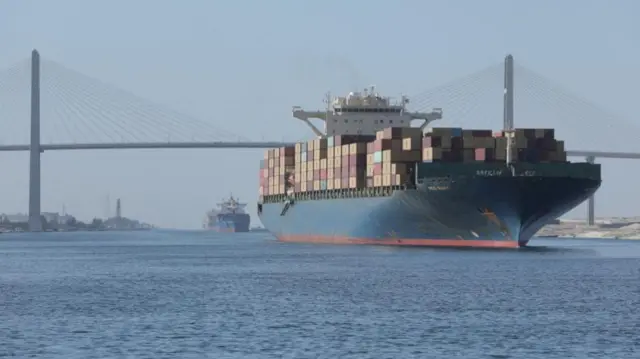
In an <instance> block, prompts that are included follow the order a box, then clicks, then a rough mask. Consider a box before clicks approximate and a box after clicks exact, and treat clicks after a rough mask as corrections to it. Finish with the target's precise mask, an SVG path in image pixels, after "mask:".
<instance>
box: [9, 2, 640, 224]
mask: <svg viewBox="0 0 640 359" xmlns="http://www.w3.org/2000/svg"><path fill="white" fill-rule="evenodd" d="M639 11H640V5H639V3H638V2H636V1H622V0H620V1H607V2H604V1H586V0H582V1H570V0H567V1H546V0H539V1H535V2H524V1H492V0H485V1H471V0H469V1H463V0H459V1H426V0H424V1H394V2H382V1H366V2H364V1H350V2H347V1H332V0H325V1H285V0H282V1H277V0H274V1H269V2H266V1H264V2H262V1H261V2H258V1H240V0H236V1H211V0H209V1H201V0H190V1H181V2H178V1H161V0H138V1H122V0H112V1H108V2H106V1H105V2H97V1H81V0H77V1H71V0H56V1H30V0H4V1H1V2H0V45H1V47H0V48H1V49H2V50H3V51H2V52H3V56H2V57H0V69H2V68H7V67H10V66H12V65H13V64H15V63H17V62H19V61H21V60H23V59H24V58H26V57H28V56H29V54H30V51H31V50H32V49H33V48H37V49H38V50H39V51H40V53H41V55H42V56H43V58H45V59H50V60H53V61H56V62H58V63H61V64H63V65H65V66H67V67H69V68H71V69H74V70H77V71H79V72H81V73H83V74H86V75H89V76H92V77H95V78H98V79H101V80H104V81H106V82H109V83H111V84H114V85H116V86H118V87H120V88H122V89H125V90H127V91H130V92H133V93H135V94H137V95H140V96H142V97H144V98H148V99H151V100H153V101H155V102H158V103H161V104H163V105H166V106H167V108H173V109H176V110H178V111H181V112H183V113H187V114H189V115H192V116H194V117H197V118H199V119H202V120H203V121H206V122H209V123H212V124H215V125H217V126H219V127H222V128H224V129H226V130H228V131H230V132H233V133H236V134H239V135H242V136H244V137H249V138H252V139H256V140H258V139H262V138H264V139H268V140H282V139H288V140H293V139H303V138H309V137H311V132H310V130H308V129H307V128H306V127H305V126H304V125H303V124H302V123H300V122H299V121H296V120H294V119H293V118H292V117H291V112H290V111H291V106H293V105H301V106H304V107H306V108H308V109H314V108H321V107H322V105H323V104H322V98H323V95H324V93H325V92H326V91H328V90H331V91H333V92H334V93H342V92H348V91H351V90H353V89H357V88H361V87H366V86H369V85H371V84H376V85H377V86H378V88H379V90H380V91H381V92H384V93H385V94H386V93H388V94H390V95H394V96H395V95H397V94H399V93H405V94H408V95H410V96H411V95H414V94H416V95H417V94H420V93H422V92H423V91H425V90H428V89H430V88H433V87H435V86H437V85H440V84H443V83H447V82H449V81H451V80H454V79H456V78H459V77H461V76H463V75H465V74H469V73H473V72H475V71H477V70H480V69H483V68H485V67H487V66H490V65H492V64H498V63H499V62H500V61H501V60H502V59H503V57H504V55H506V54H507V53H512V54H514V56H515V58H516V62H517V63H518V64H522V65H524V66H526V67H527V68H529V69H533V70H535V72H537V73H540V74H544V76H546V77H548V78H551V79H553V81H554V82H556V83H558V84H560V85H562V86H563V87H564V88H566V89H569V90H571V91H572V92H575V93H576V94H578V95H580V96H582V97H585V98H587V99H589V100H592V101H593V102H595V103H597V104H598V105H600V106H601V107H603V108H604V109H606V110H607V111H608V112H606V114H607V116H596V114H594V113H593V112H592V111H591V112H590V111H588V110H584V109H583V110H580V111H579V110H572V111H573V112H569V114H568V115H567V117H571V118H568V119H567V120H566V121H565V119H564V118H563V117H562V116H560V115H548V114H543V113H542V112H540V113H541V115H539V116H538V115H536V116H538V117H540V121H539V122H537V121H538V120H535V121H534V122H531V121H533V120H531V118H533V117H536V116H534V115H533V113H534V112H535V111H533V110H532V108H533V107H535V106H533V105H528V106H527V105H523V106H522V107H521V111H520V112H524V111H527V113H520V112H518V107H517V108H516V126H517V125H518V124H519V123H523V122H526V124H527V125H538V124H539V125H540V126H543V125H553V126H554V127H556V128H558V132H559V134H561V135H563V136H566V137H567V145H568V146H567V147H569V148H576V149H578V148H580V149H594V150H600V149H603V150H606V149H615V150H627V149H628V150H640V148H636V147H640V146H639V145H638V144H637V138H638V135H637V133H640V132H634V131H638V130H639V129H640V118H638V116H637V114H636V111H635V103H634V101H637V85H636V84H637V83H640V70H639V68H638V65H637V64H638V63H640V54H639V51H640V47H639V46H638V44H640V41H639V40H640V25H638V24H637V22H636V23H635V24H634V22H633V19H634V16H635V17H636V18H637V14H638V13H639ZM496 79H498V83H499V77H496ZM516 79H517V81H518V77H517V75H516ZM522 81H524V79H523V80H522ZM522 86H523V88H526V86H525V85H522ZM443 96H444V95H443ZM467 96H468V97H469V101H476V100H478V97H477V96H476V97H475V100H474V96H473V94H468V95H467ZM552 97H553V96H552ZM22 101H24V100H22ZM27 101H28V100H27ZM442 101H444V100H442ZM487 101H488V102H492V101H493V99H490V100H487ZM495 101H496V102H495V103H493V102H492V104H493V105H492V107H495V108H493V109H492V110H489V109H486V111H489V112H487V113H480V112H472V113H471V114H467V115H465V116H464V117H460V118H448V119H447V121H443V122H442V123H441V124H440V125H443V126H444V125H450V124H455V125H460V126H465V127H476V128H483V127H493V128H496V129H497V128H499V127H500V126H501V123H502V122H501V121H502V119H501V113H500V112H499V106H500V98H496V100H495ZM523 101H524V100H523ZM549 101H550V100H548V99H547V101H546V102H547V103H548V102H549ZM0 103H2V101H0ZM433 106H435V107H439V106H442V107H445V106H444V105H441V104H438V103H433ZM455 106H456V107H459V103H458V104H457V105H455ZM496 108H497V109H498V111H497V112H496ZM523 108H524V110H523ZM585 108H586V107H585ZM444 111H445V117H446V114H447V113H452V114H456V109H455V108H453V109H447V108H446V107H445V108H444ZM447 111H449V112H447ZM478 111H480V110H478ZM483 111H484V110H483ZM552 111H553V109H548V110H547V112H546V113H550V112H552ZM576 113H580V115H579V116H578V115H575V114H576ZM583 113H584V115H583ZM24 114H28V110H27V109H25V111H24ZM494 115H495V118H494ZM609 115H610V116H609ZM21 116H22V115H19V116H18V115H16V114H13V113H12V114H7V113H2V109H0V141H3V142H5V143H6V142H11V141H12V140H14V139H17V138H21V137H25V138H26V136H27V133H25V129H26V128H27V127H26V123H28V117H25V116H22V117H21ZM8 117H12V118H11V119H9V118H8ZM13 117H20V118H16V119H13ZM23 117H24V118H23ZM454 117H455V116H454ZM520 117H521V118H522V119H523V120H522V121H519V118H520ZM549 119H553V121H555V122H554V123H549ZM46 120H47V118H45V117H43V119H42V121H43V138H48V139H50V140H51V141H55V140H60V138H58V137H56V135H55V134H51V133H48V134H47V133H44V131H45V130H46V126H47V125H46V124H45V121H46ZM545 120H546V121H547V122H545ZM50 121H54V120H53V119H50ZM136 126H137V125H136V124H135V123H132V124H131V128H132V129H139V127H136ZM569 138H570V139H571V141H569ZM212 139H213V138H212ZM221 139H222V138H221ZM74 140H76V141H78V142H80V141H82V140H83V138H74ZM103 140H104V139H103ZM18 142H20V141H18ZM260 157H261V151H257V150H174V151H171V150H162V151H120V152H117V151H116V152H108V151H104V152H100V151H88V152H50V153H45V154H44V155H43V165H42V166H43V167H42V168H43V174H42V176H43V188H42V191H43V194H42V207H43V210H44V211H59V210H61V208H62V205H63V204H64V205H66V208H67V210H68V211H69V212H72V213H73V214H76V215H77V216H79V217H80V218H81V219H89V218H91V217H92V216H94V215H96V216H104V215H105V214H106V213H105V212H106V207H107V206H106V203H105V202H106V196H107V194H110V196H111V199H112V201H113V204H112V205H111V209H112V210H114V209H115V198H117V197H120V198H122V202H123V212H124V214H125V215H126V216H130V217H135V218H139V219H142V220H146V221H150V222H153V223H156V224H159V225H164V226H173V227H184V228H188V227H197V226H200V224H201V220H202V218H203V215H204V212H205V211H206V210H207V209H208V208H210V207H211V206H212V205H213V204H214V203H215V202H217V201H218V200H219V199H220V198H221V197H222V196H225V195H227V194H228V193H229V192H233V193H234V194H236V195H239V196H240V197H241V199H243V200H245V201H247V202H249V203H250V208H252V209H253V208H254V205H255V199H256V196H257V185H258V182H257V166H258V160H259V159H260ZM27 159H28V154H27V153H0V165H1V166H2V167H0V168H1V169H2V180H1V181H0V183H2V186H0V199H1V200H0V202H1V203H2V206H1V207H0V211H4V212H16V211H22V212H26V211H27V203H28V202H27V199H28V187H27V180H28V162H27ZM602 163H603V164H604V171H603V172H604V174H603V176H604V179H605V182H604V184H603V186H602V188H601V190H600V191H599V192H598V197H597V213H598V214H599V215H637V214H640V213H639V210H638V206H637V205H636V203H637V202H638V200H640V193H639V191H637V190H636V187H635V183H636V179H637V178H638V175H640V161H628V160H627V161H624V160H605V161H602ZM583 214H584V206H581V207H580V208H579V209H578V210H577V211H575V212H574V213H572V214H571V215H572V216H574V217H577V216H583Z"/></svg>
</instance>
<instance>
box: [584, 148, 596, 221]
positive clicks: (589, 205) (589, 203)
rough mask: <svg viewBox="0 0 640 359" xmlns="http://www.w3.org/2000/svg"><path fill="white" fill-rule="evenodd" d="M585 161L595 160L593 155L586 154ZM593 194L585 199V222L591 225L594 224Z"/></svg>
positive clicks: (594, 205)
mask: <svg viewBox="0 0 640 359" xmlns="http://www.w3.org/2000/svg"><path fill="white" fill-rule="evenodd" d="M586 160H587V162H589V163H594V162H595V161H596V158H595V156H587V158H586ZM594 197H595V194H594V195H592V196H591V197H589V199H588V200H587V224H588V225H590V226H593V225H595V224H596V204H595V198H594Z"/></svg>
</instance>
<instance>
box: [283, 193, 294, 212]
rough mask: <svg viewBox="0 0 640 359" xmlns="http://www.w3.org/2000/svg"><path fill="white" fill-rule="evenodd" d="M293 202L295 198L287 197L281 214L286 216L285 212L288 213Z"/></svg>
mask: <svg viewBox="0 0 640 359" xmlns="http://www.w3.org/2000/svg"><path fill="white" fill-rule="evenodd" d="M293 204H294V201H293V198H292V197H287V199H286V200H285V201H284V208H282V212H280V215H281V216H284V215H285V214H287V211H288V210H289V208H290V207H291V206H293Z"/></svg>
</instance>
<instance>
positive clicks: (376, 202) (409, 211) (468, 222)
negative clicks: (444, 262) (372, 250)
mask: <svg viewBox="0 0 640 359" xmlns="http://www.w3.org/2000/svg"><path fill="white" fill-rule="evenodd" d="M597 172H598V176H597V178H593V177H584V178H581V177H579V176H578V177H576V176H556V177H547V176H544V177H541V176H531V177H526V176H516V177H513V176H502V177H478V176H466V175H460V176H450V177H449V178H448V179H447V180H443V179H442V177H438V178H437V181H436V182H434V181H433V180H430V179H429V178H428V177H426V178H423V180H422V181H418V185H417V188H416V189H400V188H396V189H395V190H393V191H390V193H387V194H386V195H377V196H376V195H371V194H367V195H366V196H357V197H356V196H352V197H350V198H344V196H338V197H336V196H333V197H334V198H324V197H322V196H320V198H317V197H316V198H315V199H300V198H296V200H295V201H294V203H293V204H292V205H290V206H289V208H288V209H287V210H286V211H285V212H284V214H283V207H284V203H282V202H273V203H269V202H266V203H263V204H262V207H261V211H260V210H259V216H260V219H261V221H262V223H263V224H264V226H265V228H267V229H268V230H269V231H270V232H272V233H273V234H274V235H275V236H276V237H277V238H278V239H280V240H281V241H291V242H319V243H345V244H347V243H351V244H382V245H418V246H419V245H424V246H468V247H504V248H516V247H519V246H524V245H526V244H527V243H528V242H529V240H530V239H531V237H532V236H533V235H534V234H535V233H536V232H538V230H540V229H541V228H542V227H543V226H544V225H545V224H547V223H549V222H550V221H552V220H553V219H555V218H557V217H559V216H561V215H563V214H564V213H566V212H568V211H570V210H571V209H573V208H575V207H576V206H577V205H579V204H580V203H581V202H583V201H584V200H586V199H587V198H589V197H590V196H591V195H593V194H594V193H595V191H596V190H597V189H598V188H599V186H600V183H601V181H600V178H599V167H598V171H597ZM420 182H422V183H420Z"/></svg>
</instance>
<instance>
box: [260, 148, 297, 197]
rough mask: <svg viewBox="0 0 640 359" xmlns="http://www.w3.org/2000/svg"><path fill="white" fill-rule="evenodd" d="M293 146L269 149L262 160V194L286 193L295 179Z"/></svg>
mask: <svg viewBox="0 0 640 359" xmlns="http://www.w3.org/2000/svg"><path fill="white" fill-rule="evenodd" d="M294 155H295V153H294V148H293V147H280V148H273V149H269V150H267V151H266V152H265V154H264V159H263V160H262V161H261V162H260V196H272V195H277V194H285V193H286V192H287V190H288V189H289V188H290V187H291V181H292V180H293V178H292V174H293V170H294V159H295V156H294Z"/></svg>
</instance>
